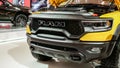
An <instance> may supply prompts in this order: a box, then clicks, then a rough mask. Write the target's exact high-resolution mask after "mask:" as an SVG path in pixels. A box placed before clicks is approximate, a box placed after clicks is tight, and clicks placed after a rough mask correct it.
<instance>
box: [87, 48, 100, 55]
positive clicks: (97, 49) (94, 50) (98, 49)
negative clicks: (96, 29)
mask: <svg viewBox="0 0 120 68" xmlns="http://www.w3.org/2000/svg"><path fill="white" fill-rule="evenodd" d="M87 52H89V53H96V54H97V53H101V48H98V47H94V48H92V49H90V50H87Z"/></svg>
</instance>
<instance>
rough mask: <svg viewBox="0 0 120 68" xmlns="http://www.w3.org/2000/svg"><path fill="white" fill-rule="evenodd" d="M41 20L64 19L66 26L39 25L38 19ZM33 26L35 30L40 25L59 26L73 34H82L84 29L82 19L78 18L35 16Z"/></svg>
mask: <svg viewBox="0 0 120 68" xmlns="http://www.w3.org/2000/svg"><path fill="white" fill-rule="evenodd" d="M39 20H44V21H46V22H47V21H53V22H55V21H62V22H65V27H55V26H54V27H53V26H43V25H41V26H40V25H39V23H38V21H39ZM31 27H32V29H33V30H35V31H36V30H37V29H38V28H39V27H49V28H59V29H65V30H66V31H68V32H69V33H70V34H71V35H81V34H82V33H83V32H84V30H83V27H82V25H81V24H80V21H78V20H55V19H54V20H52V19H38V18H34V19H33V21H32V24H31Z"/></svg>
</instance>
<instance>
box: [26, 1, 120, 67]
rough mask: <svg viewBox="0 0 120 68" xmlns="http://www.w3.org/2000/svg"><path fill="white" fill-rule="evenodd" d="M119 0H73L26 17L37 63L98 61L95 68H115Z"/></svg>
mask: <svg viewBox="0 0 120 68" xmlns="http://www.w3.org/2000/svg"><path fill="white" fill-rule="evenodd" d="M119 4H120V2H119V0H110V1H109V0H104V1H103V0H72V1H69V2H68V3H65V4H64V5H61V6H57V7H56V6H55V8H52V9H51V8H42V9H40V11H39V12H34V13H33V14H32V15H30V16H29V21H28V23H27V28H26V31H27V41H28V44H29V46H30V50H31V53H32V55H33V56H34V57H35V58H37V59H38V60H40V61H48V60H51V59H52V58H58V59H63V60H68V61H71V62H76V63H83V62H84V63H86V62H87V63H88V62H92V61H94V60H99V61H100V62H101V63H100V66H96V68H118V64H119V52H120V11H119Z"/></svg>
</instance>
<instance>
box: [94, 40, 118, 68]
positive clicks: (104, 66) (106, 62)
mask: <svg viewBox="0 0 120 68" xmlns="http://www.w3.org/2000/svg"><path fill="white" fill-rule="evenodd" d="M119 54H120V38H118V40H117V43H116V45H115V47H114V49H113V52H112V54H111V55H110V56H109V57H108V58H105V59H102V60H101V65H100V66H97V67H95V68H119V67H118V66H119V65H120V63H119V60H120V59H119V58H120V56H119Z"/></svg>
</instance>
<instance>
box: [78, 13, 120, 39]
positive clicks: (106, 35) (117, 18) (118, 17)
mask: <svg viewBox="0 0 120 68" xmlns="http://www.w3.org/2000/svg"><path fill="white" fill-rule="evenodd" d="M100 17H101V18H112V19H113V25H112V29H111V30H109V31H105V32H94V33H86V34H85V35H83V36H82V37H81V38H80V41H110V40H111V39H112V37H113V35H114V33H115V31H116V29H117V27H118V25H119V24H120V11H114V12H111V13H107V14H104V15H101V16H100Z"/></svg>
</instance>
